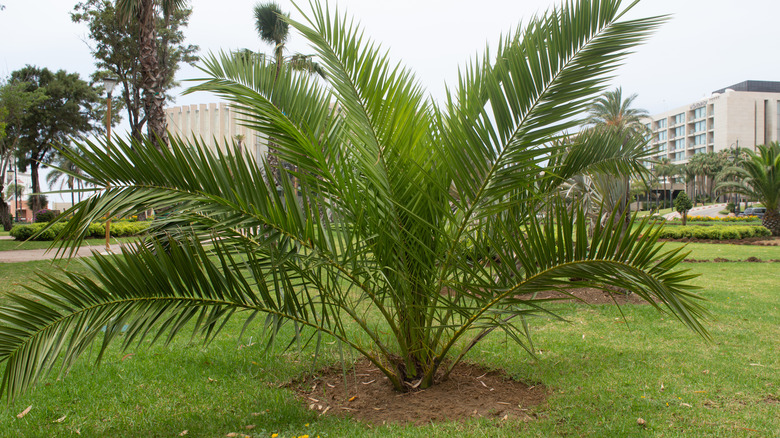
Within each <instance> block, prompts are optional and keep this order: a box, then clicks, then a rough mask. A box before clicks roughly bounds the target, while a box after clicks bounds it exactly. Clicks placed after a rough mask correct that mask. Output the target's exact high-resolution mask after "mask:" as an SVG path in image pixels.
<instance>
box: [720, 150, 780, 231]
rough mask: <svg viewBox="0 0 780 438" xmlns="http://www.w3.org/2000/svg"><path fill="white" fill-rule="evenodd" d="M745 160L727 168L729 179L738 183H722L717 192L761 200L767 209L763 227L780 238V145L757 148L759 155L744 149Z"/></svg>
mask: <svg viewBox="0 0 780 438" xmlns="http://www.w3.org/2000/svg"><path fill="white" fill-rule="evenodd" d="M743 151H744V153H745V155H746V157H745V159H744V160H741V163H740V165H739V166H731V167H728V168H727V169H726V170H725V172H727V175H730V176H733V177H735V179H736V181H723V182H721V183H720V184H718V186H717V190H720V191H724V192H728V193H737V194H740V195H743V196H747V197H749V198H752V199H755V200H758V202H761V204H763V205H764V207H766V213H765V214H764V218H763V219H762V220H761V224H762V225H763V226H765V227H766V228H767V229H769V230H770V231H771V232H772V235H773V236H780V213H779V212H778V207H780V143H777V142H774V143H770V144H769V145H761V146H757V147H756V152H753V151H750V150H747V149H744V150H743Z"/></svg>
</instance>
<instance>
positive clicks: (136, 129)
mask: <svg viewBox="0 0 780 438" xmlns="http://www.w3.org/2000/svg"><path fill="white" fill-rule="evenodd" d="M191 14H192V9H191V8H188V7H181V8H179V9H174V10H173V11H172V12H171V16H170V17H169V18H168V20H167V21H166V20H165V19H164V18H163V17H161V16H157V17H156V19H155V30H156V33H157V35H158V41H157V43H158V45H157V57H158V59H159V60H160V63H159V66H160V74H161V75H162V83H161V84H160V90H161V91H162V92H163V93H165V100H166V101H167V100H172V97H171V96H170V95H169V94H167V92H168V91H169V90H170V89H171V88H173V87H176V86H178V85H179V84H178V82H176V81H174V75H175V73H176V72H177V71H178V69H179V66H180V64H181V63H187V64H190V65H194V64H195V61H197V59H198V58H197V56H195V53H196V52H197V50H198V47H197V46H194V45H191V44H190V45H188V44H185V43H184V32H183V28H185V27H186V26H187V25H188V23H189V19H190V15H191ZM70 16H71V19H72V20H73V21H74V22H76V23H86V24H87V26H88V28H89V34H88V37H89V40H90V41H89V42H88V43H87V44H88V45H89V47H90V51H91V53H92V57H93V58H95V66H96V67H97V69H98V70H97V71H96V72H95V73H93V75H92V80H93V81H95V82H96V83H99V82H100V81H101V80H102V79H103V78H104V77H108V76H111V77H115V78H117V79H118V80H119V83H120V84H122V86H123V87H122V93H121V94H119V93H114V94H115V95H114V99H115V101H116V102H115V103H114V107H113V108H114V109H115V110H116V114H118V113H119V111H120V110H121V109H122V108H124V109H127V115H128V122H129V124H130V132H131V135H132V136H133V137H134V138H136V139H140V138H141V136H142V135H143V129H144V126H145V125H146V121H147V118H148V116H147V114H146V112H145V105H144V102H143V99H142V93H143V85H142V81H143V79H142V75H141V61H140V59H141V51H140V47H139V43H138V41H139V40H138V35H139V32H140V28H139V23H138V22H137V21H135V20H130V21H128V20H125V19H124V18H122V17H121V16H119V15H118V14H117V11H116V8H115V7H114V2H113V0H87V1H84V2H82V3H79V4H77V5H76V6H75V8H74V12H72V13H71V15H70Z"/></svg>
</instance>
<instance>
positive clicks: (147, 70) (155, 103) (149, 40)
mask: <svg viewBox="0 0 780 438" xmlns="http://www.w3.org/2000/svg"><path fill="white" fill-rule="evenodd" d="M186 5H187V0H116V9H117V12H118V13H119V14H120V15H121V16H122V17H124V18H125V19H126V20H128V21H129V20H136V21H138V24H139V28H140V30H139V35H138V44H139V49H140V54H141V56H140V59H139V62H140V69H141V87H142V89H143V90H144V110H145V113H146V126H147V130H148V133H149V138H151V139H153V140H156V141H159V142H161V144H163V145H167V144H168V122H167V120H166V118H165V97H164V96H165V90H164V88H163V85H164V82H165V73H164V72H163V69H162V68H161V61H160V59H159V53H158V50H157V30H156V29H155V20H156V18H157V14H158V12H162V15H163V17H170V16H172V15H173V13H174V12H175V11H179V10H181V9H183V8H184V7H185V6H186Z"/></svg>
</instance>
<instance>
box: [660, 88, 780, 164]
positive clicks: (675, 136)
mask: <svg viewBox="0 0 780 438" xmlns="http://www.w3.org/2000/svg"><path fill="white" fill-rule="evenodd" d="M645 125H646V126H647V127H648V128H649V129H650V130H651V131H652V140H651V145H653V146H655V147H656V148H657V150H658V154H657V155H656V159H660V158H664V157H667V158H669V159H670V160H671V161H672V162H673V163H675V164H682V163H686V162H687V161H688V159H689V158H690V157H692V156H693V155H695V154H699V153H705V152H717V151H722V150H725V149H730V148H736V147H741V148H748V149H751V150H755V147H756V145H762V144H767V143H769V142H773V141H778V139H780V82H770V81H745V82H741V83H739V84H734V85H732V86H729V87H726V88H722V89H720V90H716V91H714V92H713V93H712V95H711V96H710V97H708V98H705V99H702V100H700V101H698V102H693V103H691V104H690V105H686V106H682V107H679V108H675V109H673V110H670V111H666V112H663V113H660V114H654V115H652V116H650V117H649V118H648V119H646V121H645Z"/></svg>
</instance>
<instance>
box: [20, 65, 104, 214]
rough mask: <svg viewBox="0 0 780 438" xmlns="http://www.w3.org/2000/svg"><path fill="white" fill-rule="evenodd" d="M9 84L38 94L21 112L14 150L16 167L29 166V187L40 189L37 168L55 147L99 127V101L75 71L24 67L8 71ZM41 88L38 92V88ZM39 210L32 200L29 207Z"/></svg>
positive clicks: (100, 102)
mask: <svg viewBox="0 0 780 438" xmlns="http://www.w3.org/2000/svg"><path fill="white" fill-rule="evenodd" d="M10 81H11V82H12V83H23V84H24V86H23V87H22V92H23V93H30V94H35V93H42V94H43V96H45V99H40V100H38V101H37V104H36V105H32V106H30V107H29V108H28V109H27V110H26V111H25V113H24V115H23V117H22V119H21V123H20V124H19V131H18V133H17V135H18V143H17V145H18V147H17V150H16V151H15V153H16V156H17V157H18V160H19V165H20V168H22V169H26V168H27V167H29V168H30V174H31V176H32V190H33V192H34V193H40V192H41V185H40V178H39V175H38V171H39V169H40V167H41V166H45V165H46V164H47V163H49V162H50V161H51V159H52V158H53V156H54V155H56V153H57V152H56V149H55V146H56V145H58V144H67V143H68V142H69V141H70V139H71V138H73V137H80V136H82V135H84V134H87V133H91V132H101V131H102V129H103V126H102V123H101V119H102V118H103V114H104V110H103V102H102V100H101V99H100V95H99V93H98V90H97V89H96V88H94V87H92V86H91V85H89V84H88V83H87V82H85V81H84V80H82V79H81V78H80V77H79V75H78V73H68V72H66V71H65V70H59V71H57V72H52V71H50V70H49V69H48V68H39V67H34V66H26V67H24V68H22V69H20V70H16V71H14V72H12V73H11V78H10ZM39 90H41V91H39ZM30 207H31V208H32V209H33V210H35V211H37V210H40V209H41V208H42V207H43V206H42V205H40V203H38V202H36V203H34V205H31V206H30Z"/></svg>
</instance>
